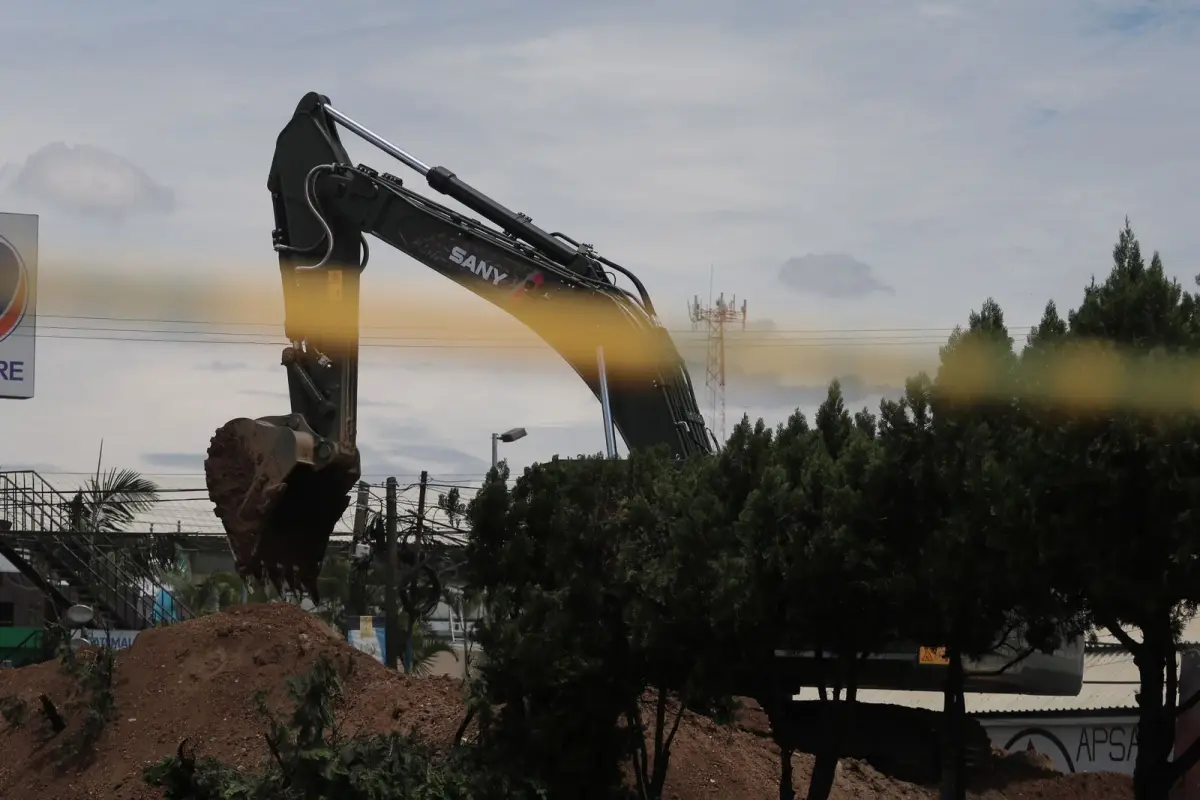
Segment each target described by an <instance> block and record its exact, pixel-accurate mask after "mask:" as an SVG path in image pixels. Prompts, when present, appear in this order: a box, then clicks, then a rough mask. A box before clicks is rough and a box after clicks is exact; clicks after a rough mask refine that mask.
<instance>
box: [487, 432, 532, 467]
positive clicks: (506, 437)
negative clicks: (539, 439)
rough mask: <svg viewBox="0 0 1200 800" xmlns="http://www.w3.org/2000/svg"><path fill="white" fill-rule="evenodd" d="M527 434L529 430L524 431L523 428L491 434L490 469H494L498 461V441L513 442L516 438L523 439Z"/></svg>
mask: <svg viewBox="0 0 1200 800" xmlns="http://www.w3.org/2000/svg"><path fill="white" fill-rule="evenodd" d="M527 435H529V432H528V431H526V430H525V429H524V428H513V429H512V430H509V431H505V432H504V433H493V434H492V469H495V468H496V465H497V464H499V463H500V453H499V450H500V448H499V444H500V442H505V443H507V442H515V441H516V440H517V439H524V438H525V437H526V436H527Z"/></svg>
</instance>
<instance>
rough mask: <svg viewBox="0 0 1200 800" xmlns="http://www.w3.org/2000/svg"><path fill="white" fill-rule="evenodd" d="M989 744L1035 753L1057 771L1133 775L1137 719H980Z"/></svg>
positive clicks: (1133, 716)
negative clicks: (1051, 764) (1052, 765)
mask: <svg viewBox="0 0 1200 800" xmlns="http://www.w3.org/2000/svg"><path fill="white" fill-rule="evenodd" d="M980 722H981V723H982V724H983V727H984V730H986V731H987V732H988V736H990V737H991V740H992V745H994V746H995V747H1002V748H1004V749H1005V750H1008V751H1010V752H1011V751H1017V750H1026V749H1028V748H1030V747H1031V746H1032V748H1033V749H1034V750H1036V751H1037V752H1039V753H1042V754H1044V755H1047V756H1049V757H1050V758H1051V759H1052V760H1053V761H1054V766H1055V768H1056V769H1057V770H1058V771H1059V772H1121V773H1125V774H1127V775H1132V774H1133V765H1134V762H1135V761H1136V759H1137V748H1138V744H1137V741H1138V737H1137V716H1136V715H1133V714H1130V715H1124V716H1107V717H1061V718H1045V717H1042V718H1038V717H1026V718H1024V719H1008V718H1005V719H988V718H986V717H985V718H983V719H981V720H980Z"/></svg>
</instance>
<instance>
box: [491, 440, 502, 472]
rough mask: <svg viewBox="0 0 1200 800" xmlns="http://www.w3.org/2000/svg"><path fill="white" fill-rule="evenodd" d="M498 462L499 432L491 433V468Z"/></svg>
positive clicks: (497, 464)
mask: <svg viewBox="0 0 1200 800" xmlns="http://www.w3.org/2000/svg"><path fill="white" fill-rule="evenodd" d="M499 464H500V434H498V433H493V434H492V469H495V468H496V467H497V466H499Z"/></svg>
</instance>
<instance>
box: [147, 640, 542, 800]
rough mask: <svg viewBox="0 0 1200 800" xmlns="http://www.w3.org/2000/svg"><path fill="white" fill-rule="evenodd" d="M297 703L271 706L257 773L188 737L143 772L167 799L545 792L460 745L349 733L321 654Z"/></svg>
mask: <svg viewBox="0 0 1200 800" xmlns="http://www.w3.org/2000/svg"><path fill="white" fill-rule="evenodd" d="M288 694H289V695H290V696H291V699H292V701H293V703H294V707H293V710H292V712H291V715H290V716H289V717H288V718H287V719H286V720H282V719H279V718H277V717H275V716H274V715H273V714H271V713H270V712H269V711H266V710H265V701H264V700H263V699H262V698H261V697H260V698H259V702H260V708H263V709H264V711H265V713H266V716H267V723H268V731H267V733H266V734H265V738H266V742H267V749H268V751H269V752H270V758H269V759H268V760H267V762H266V764H265V765H264V768H263V770H262V771H261V772H260V773H259V774H256V775H248V774H246V773H242V772H239V771H238V770H236V769H233V768H232V767H229V766H227V765H224V764H222V763H220V762H219V761H217V760H215V759H212V758H199V759H198V758H197V757H196V755H195V753H194V752H193V751H189V749H188V748H187V747H186V742H185V743H183V744H181V745H180V746H179V749H178V751H177V753H176V754H175V755H173V756H168V757H167V758H164V759H163V760H162V761H159V762H158V763H156V764H152V765H150V766H148V767H147V768H146V769H145V770H144V771H143V779H144V780H145V781H146V783H147V784H149V785H151V786H154V787H156V788H160V789H162V790H164V797H165V798H166V800H183V799H184V798H188V800H217V798H221V800H266V799H267V798H284V799H285V800H286V799H290V798H295V800H300V798H316V797H330V798H332V797H336V798H339V800H341V799H342V798H345V800H357V798H363V800H365V799H366V798H371V800H407V799H408V798H422V800H501V798H504V799H505V800H533V798H542V797H544V795H543V794H542V793H540V792H538V791H536V790H535V789H533V788H532V787H530V786H526V785H519V783H518V782H515V781H510V780H509V779H508V778H507V777H506V776H503V775H502V774H500V773H499V772H497V771H495V770H492V769H490V768H489V767H488V766H487V765H486V764H485V763H484V761H483V760H482V759H481V758H480V757H479V755H478V754H477V753H474V752H472V751H470V750H468V749H464V748H457V749H455V750H454V751H453V752H452V753H451V754H450V755H449V756H438V755H437V754H435V753H433V752H432V751H431V750H430V749H429V748H427V747H426V746H425V745H423V744H422V743H421V742H419V741H417V739H416V738H415V736H414V735H412V734H409V735H401V734H399V733H396V732H392V733H389V734H385V735H377V734H361V733H359V734H355V735H353V736H345V735H343V734H342V733H341V732H340V731H339V729H338V725H337V721H336V719H335V712H336V709H337V706H338V703H339V701H340V699H341V697H342V686H341V680H340V678H339V676H338V673H337V669H336V667H335V666H334V665H333V663H332V662H331V661H330V660H328V659H327V658H325V657H324V656H322V657H320V658H318V660H317V662H316V663H315V664H314V666H313V668H312V669H311V670H310V671H309V672H308V673H307V674H305V675H300V676H295V677H293V678H291V679H289V680H288Z"/></svg>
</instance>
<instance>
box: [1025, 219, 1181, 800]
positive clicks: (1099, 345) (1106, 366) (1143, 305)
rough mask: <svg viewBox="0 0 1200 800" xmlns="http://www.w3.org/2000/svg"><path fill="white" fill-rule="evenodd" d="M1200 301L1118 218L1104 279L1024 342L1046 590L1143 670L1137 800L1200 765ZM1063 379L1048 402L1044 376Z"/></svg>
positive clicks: (1051, 314)
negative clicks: (1050, 554) (1180, 682)
mask: <svg viewBox="0 0 1200 800" xmlns="http://www.w3.org/2000/svg"><path fill="white" fill-rule="evenodd" d="M1198 333H1200V319H1198V316H1197V302H1196V297H1195V296H1194V295H1192V294H1189V293H1188V292H1186V291H1184V290H1183V289H1182V288H1181V287H1180V285H1179V284H1178V282H1176V281H1174V280H1172V279H1170V278H1169V277H1167V275H1166V273H1165V271H1164V268H1163V264H1162V260H1161V259H1160V258H1159V256H1158V254H1157V253H1155V254H1154V255H1153V256H1152V257H1151V259H1150V263H1149V264H1147V263H1146V262H1145V260H1144V258H1143V256H1142V252H1141V246H1140V244H1139V242H1138V240H1137V238H1136V236H1135V235H1134V233H1133V230H1132V228H1131V227H1130V225H1129V223H1128V221H1126V224H1125V227H1124V229H1123V230H1122V231H1121V233H1120V235H1119V238H1118V241H1117V244H1116V245H1115V247H1114V248H1113V264H1112V268H1111V270H1110V272H1109V274H1108V277H1107V278H1106V279H1105V281H1104V282H1103V283H1097V282H1096V281H1095V280H1093V281H1092V283H1091V285H1089V286H1088V287H1087V288H1086V290H1085V292H1084V296H1083V301H1082V303H1081V304H1080V306H1079V308H1078V309H1076V310H1074V311H1072V312H1071V313H1070V314H1068V316H1067V322H1066V324H1064V323H1063V321H1062V320H1061V319H1060V318H1059V317H1058V314H1057V310H1056V309H1055V308H1054V307H1053V306H1049V307H1047V310H1046V315H1045V316H1044V317H1043V319H1042V322H1041V324H1040V325H1039V326H1038V327H1037V328H1036V329H1035V330H1034V332H1033V334H1032V335H1031V337H1030V344H1029V348H1028V349H1027V351H1026V354H1027V355H1026V356H1025V357H1026V358H1028V359H1029V364H1030V366H1029V370H1028V371H1029V373H1030V375H1029V376H1028V378H1027V381H1028V383H1029V384H1031V385H1033V386H1034V387H1035V388H1042V389H1043V391H1042V392H1040V393H1038V394H1034V393H1033V392H1031V393H1030V394H1031V395H1033V397H1032V398H1031V399H1030V400H1029V401H1028V402H1027V405H1028V406H1029V411H1028V413H1029V416H1030V417H1031V418H1032V419H1034V420H1035V421H1036V433H1037V436H1038V438H1039V447H1038V448H1037V451H1038V455H1039V461H1040V464H1039V465H1038V469H1037V470H1036V471H1033V472H1030V473H1027V474H1029V475H1031V476H1032V477H1033V478H1034V480H1036V484H1035V485H1036V486H1037V489H1038V491H1037V497H1036V500H1037V511H1038V518H1039V520H1040V522H1041V526H1042V533H1043V539H1044V540H1045V541H1047V542H1051V541H1052V542H1054V543H1056V544H1057V548H1058V549H1057V559H1056V564H1057V567H1058V570H1059V573H1058V575H1057V576H1056V583H1057V584H1058V585H1059V586H1061V587H1063V590H1064V591H1070V592H1074V593H1076V594H1078V595H1079V596H1080V597H1082V598H1084V600H1085V601H1086V603H1087V606H1088V609H1089V611H1090V612H1091V614H1092V616H1093V619H1094V621H1095V623H1096V625H1097V626H1099V627H1100V628H1101V629H1104V630H1107V631H1108V632H1109V633H1111V634H1112V635H1113V636H1115V637H1116V638H1117V639H1118V640H1119V641H1121V642H1122V643H1123V644H1124V645H1125V646H1126V647H1127V648H1128V649H1129V650H1130V651H1131V652H1132V653H1133V656H1134V660H1135V663H1136V664H1137V666H1138V670H1139V674H1140V686H1139V691H1138V707H1139V749H1138V757H1137V764H1136V773H1135V784H1136V785H1135V791H1136V795H1137V797H1138V798H1139V800H1150V799H1151V798H1155V799H1157V798H1163V797H1166V793H1167V792H1168V791H1169V788H1170V786H1171V785H1172V784H1174V783H1175V782H1176V781H1177V780H1178V778H1179V777H1180V776H1181V775H1182V773H1183V771H1185V770H1186V769H1187V768H1188V767H1189V766H1191V765H1192V764H1194V763H1195V762H1196V760H1197V759H1198V758H1200V747H1193V748H1190V749H1189V752H1187V753H1186V754H1183V755H1182V756H1181V757H1180V758H1177V759H1175V760H1174V761H1173V762H1170V763H1168V759H1169V758H1170V755H1171V752H1172V750H1173V747H1174V739H1175V736H1174V729H1175V716H1176V696H1177V674H1176V652H1177V647H1178V641H1179V635H1180V629H1181V626H1182V624H1183V622H1184V621H1186V619H1187V618H1189V617H1190V616H1191V615H1192V614H1194V612H1195V609H1196V603H1197V601H1198V600H1200V559H1198V558H1197V553H1200V528H1197V526H1196V517H1195V514H1196V509H1197V508H1198V507H1200V416H1198V415H1197V413H1196V408H1195V395H1194V387H1195V385H1196V383H1195V374H1196V366H1195V365H1196V361H1195V358H1196V356H1197V355H1200V336H1198ZM1055 373H1057V375H1058V376H1059V382H1058V391H1057V398H1058V400H1059V402H1057V403H1047V402H1046V399H1047V397H1048V396H1049V394H1050V393H1049V392H1048V391H1045V387H1046V386H1047V384H1048V381H1047V380H1046V376H1047V375H1050V374H1055Z"/></svg>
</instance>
